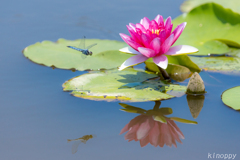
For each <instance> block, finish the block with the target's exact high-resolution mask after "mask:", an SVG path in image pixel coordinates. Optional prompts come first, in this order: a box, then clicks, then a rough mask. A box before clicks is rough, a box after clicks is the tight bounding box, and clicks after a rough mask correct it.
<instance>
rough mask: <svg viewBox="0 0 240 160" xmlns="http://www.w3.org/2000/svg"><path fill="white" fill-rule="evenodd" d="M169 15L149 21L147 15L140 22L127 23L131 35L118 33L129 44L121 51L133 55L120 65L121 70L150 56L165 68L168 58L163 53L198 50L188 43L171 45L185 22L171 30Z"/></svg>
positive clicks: (171, 53)
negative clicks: (165, 17)
mask: <svg viewBox="0 0 240 160" xmlns="http://www.w3.org/2000/svg"><path fill="white" fill-rule="evenodd" d="M171 21H172V20H171V17H168V18H167V19H166V20H165V22H164V20H163V17H162V16H161V15H157V17H156V18H155V19H154V20H152V21H150V20H149V19H148V18H147V17H144V18H143V19H141V21H140V23H137V24H133V23H129V25H127V29H128V31H129V33H130V34H131V36H132V37H130V36H128V35H126V34H123V33H120V36H121V37H122V39H123V40H124V41H125V42H126V43H127V44H128V45H129V46H130V47H125V48H122V49H120V51H121V52H126V53H132V54H135V56H133V57H131V58H129V59H127V60H126V61H125V62H124V63H123V64H122V65H121V66H120V67H119V70H123V69H125V68H127V67H129V66H133V65H136V64H139V63H142V62H144V61H146V60H147V59H148V58H152V59H153V62H154V63H156V65H158V66H159V67H161V68H163V69H166V68H167V66H168V59H167V57H166V56H165V55H179V54H189V53H195V52H198V49H197V48H194V47H192V46H188V45H178V46H174V47H171V46H172V45H173V44H174V43H175V42H176V40H177V39H178V38H179V36H180V35H181V33H182V31H183V30H184V28H185V26H186V24H187V23H186V22H184V23H182V24H180V25H178V26H177V27H176V28H175V30H174V31H173V32H172V28H173V24H172V22H171Z"/></svg>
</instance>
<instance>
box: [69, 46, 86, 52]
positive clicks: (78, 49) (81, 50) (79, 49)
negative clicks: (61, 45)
mask: <svg viewBox="0 0 240 160" xmlns="http://www.w3.org/2000/svg"><path fill="white" fill-rule="evenodd" d="M67 47H68V48H72V49H75V50H77V51H80V52H83V49H81V48H77V47H73V46H67Z"/></svg>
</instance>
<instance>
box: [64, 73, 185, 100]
mask: <svg viewBox="0 0 240 160" xmlns="http://www.w3.org/2000/svg"><path fill="white" fill-rule="evenodd" d="M154 77H157V75H156V74H153V73H151V72H147V71H142V70H134V69H133V68H128V69H125V70H124V71H118V70H109V71H96V72H91V73H87V74H83V75H81V76H78V77H75V78H73V79H70V80H69V81H67V82H65V83H64V84H63V88H64V91H72V92H71V93H72V94H73V95H74V96H76V97H81V98H85V99H92V100H107V101H113V100H120V101H132V102H144V101H157V100H164V99H169V98H173V97H175V96H174V94H176V93H178V95H179V94H180V93H181V95H184V94H185V91H186V86H180V85H175V84H171V83H168V82H165V81H160V80H148V79H152V78H154ZM137 82H138V83H139V85H137V86H132V87H127V88H122V86H125V85H127V84H129V83H137Z"/></svg>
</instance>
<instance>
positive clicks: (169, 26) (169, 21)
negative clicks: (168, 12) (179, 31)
mask: <svg viewBox="0 0 240 160" xmlns="http://www.w3.org/2000/svg"><path fill="white" fill-rule="evenodd" d="M164 26H165V30H166V35H167V37H168V36H169V35H170V34H171V32H172V26H173V25H172V19H171V17H170V16H169V17H168V18H167V19H166V21H165V23H164Z"/></svg>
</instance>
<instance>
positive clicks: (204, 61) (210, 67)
mask: <svg viewBox="0 0 240 160" xmlns="http://www.w3.org/2000/svg"><path fill="white" fill-rule="evenodd" d="M191 60H192V61H193V62H194V63H196V64H197V65H198V66H199V67H200V68H202V69H204V70H207V71H211V72H220V73H224V74H228V75H240V58H239V57H191Z"/></svg>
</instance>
